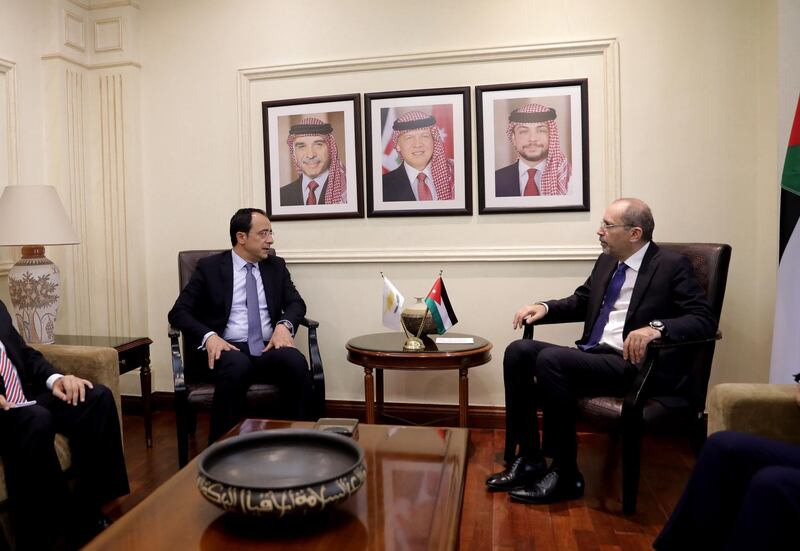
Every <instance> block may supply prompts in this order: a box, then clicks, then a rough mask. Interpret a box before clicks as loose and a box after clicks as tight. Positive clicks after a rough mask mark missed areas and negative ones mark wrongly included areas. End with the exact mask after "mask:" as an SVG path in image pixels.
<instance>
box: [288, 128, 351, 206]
mask: <svg viewBox="0 0 800 551" xmlns="http://www.w3.org/2000/svg"><path fill="white" fill-rule="evenodd" d="M298 136H322V138H323V139H324V140H325V145H326V146H327V147H328V156H329V157H330V160H331V162H330V165H329V166H328V171H329V172H328V187H326V188H325V204H328V205H331V204H334V203H346V202H347V176H346V174H345V170H344V166H343V165H342V162H341V161H340V160H339V150H338V149H337V148H336V138H334V137H333V127H332V126H331V125H330V124H328V123H326V122H322V121H321V120H320V119H317V118H314V117H309V118H305V119H303V120H301V121H300V122H299V123H297V124H293V125H292V127H291V128H290V129H289V137H288V139H287V140H286V143H287V144H288V145H289V156H290V157H291V158H292V162H293V163H294V168H295V169H296V170H297V172H298V174H302V173H303V168H302V167H301V166H300V163H299V162H298V160H297V158H296V157H295V156H294V139H295V138H297V137H298Z"/></svg>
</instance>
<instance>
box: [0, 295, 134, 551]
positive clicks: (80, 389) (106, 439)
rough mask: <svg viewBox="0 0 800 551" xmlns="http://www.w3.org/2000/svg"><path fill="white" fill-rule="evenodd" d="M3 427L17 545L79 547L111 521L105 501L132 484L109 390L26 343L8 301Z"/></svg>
mask: <svg viewBox="0 0 800 551" xmlns="http://www.w3.org/2000/svg"><path fill="white" fill-rule="evenodd" d="M56 433H60V434H63V435H64V436H66V437H67V438H69V445H70V450H71V457H72V468H71V471H72V472H74V474H75V477H76V484H75V491H74V492H71V491H70V489H69V487H68V484H67V479H66V476H65V474H64V473H63V472H62V470H61V465H60V464H59V462H58V457H57V455H56V450H55V446H54V444H53V442H54V439H55V435H56ZM0 435H2V437H0V456H2V458H3V465H4V468H5V480H6V488H7V489H8V496H9V511H10V513H11V518H12V523H13V525H14V526H15V535H16V538H17V546H18V548H19V549H31V550H36V551H40V550H43V549H50V548H52V547H53V546H54V545H56V544H57V543H59V544H60V545H65V546H66V547H75V548H77V547H81V546H82V545H83V544H85V543H86V542H87V541H88V540H89V539H91V538H92V537H93V536H94V535H96V534H97V533H98V532H99V531H100V530H102V529H103V528H104V527H105V526H107V525H108V519H106V518H105V517H104V516H103V515H102V513H101V511H100V506H101V505H103V504H104V503H106V502H108V501H110V500H112V499H114V498H117V497H119V496H122V495H125V494H127V493H128V492H129V491H130V490H129V487H128V474H127V472H126V470H125V457H124V455H123V451H122V436H121V433H120V426H119V416H118V414H117V406H116V404H115V403H114V396H113V394H112V393H111V391H110V390H109V389H108V388H107V387H105V386H103V385H99V384H98V385H93V384H92V383H91V382H90V381H87V380H86V379H81V378H79V377H75V376H73V375H62V374H61V373H59V372H57V371H56V369H55V368H54V367H53V366H52V365H51V364H50V362H48V361H47V360H46V359H45V358H44V356H42V354H41V353H39V352H38V351H37V350H35V349H33V348H31V347H30V346H28V345H27V344H25V341H24V340H23V339H22V337H21V336H20V334H19V333H18V332H17V330H16V329H15V328H14V326H13V325H12V323H11V316H9V314H8V310H7V309H6V306H5V304H3V303H2V302H0ZM59 537H64V538H65V539H64V540H63V541H61V542H58V538H59Z"/></svg>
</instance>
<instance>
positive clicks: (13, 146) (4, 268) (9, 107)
mask: <svg viewBox="0 0 800 551" xmlns="http://www.w3.org/2000/svg"><path fill="white" fill-rule="evenodd" d="M0 80H2V81H3V82H4V86H3V88H4V89H5V94H4V96H5V97H0V109H2V110H3V113H4V117H5V121H6V124H5V127H4V128H0V147H2V146H3V144H5V150H6V160H7V162H8V174H7V177H8V181H7V183H8V185H9V186H14V185H17V184H19V155H18V151H19V144H18V136H17V65H16V63H14V62H13V61H9V60H6V59H2V58H0ZM12 254H13V253H12V249H11V248H10V247H3V248H2V250H0V277H6V276H8V270H9V269H10V268H11V267H12V266H13V265H14V260H13V259H12Z"/></svg>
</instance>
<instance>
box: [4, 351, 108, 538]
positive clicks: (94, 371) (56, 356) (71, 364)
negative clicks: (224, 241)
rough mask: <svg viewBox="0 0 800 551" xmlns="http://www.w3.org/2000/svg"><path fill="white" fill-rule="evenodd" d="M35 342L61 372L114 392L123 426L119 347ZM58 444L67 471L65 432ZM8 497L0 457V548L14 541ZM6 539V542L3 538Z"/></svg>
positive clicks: (59, 455) (67, 459)
mask: <svg viewBox="0 0 800 551" xmlns="http://www.w3.org/2000/svg"><path fill="white" fill-rule="evenodd" d="M32 346H33V347H34V348H36V349H37V350H39V351H40V352H41V353H42V354H44V356H45V357H46V358H47V359H48V360H49V361H50V363H52V364H53V366H55V368H56V369H57V370H58V371H59V372H61V373H64V374H65V375H67V374H70V375H75V376H76V377H82V378H84V379H88V380H89V381H91V382H92V383H95V384H103V385H105V386H107V387H108V388H109V389H110V390H111V392H112V393H113V394H114V401H115V402H116V404H117V413H118V415H119V420H120V426H121V425H122V410H121V408H120V393H119V358H118V355H117V351H116V350H114V349H113V348H99V347H91V346H66V345H60V344H34V345H32ZM55 446H56V452H57V454H58V459H59V461H60V462H61V466H62V468H63V469H64V470H65V471H66V470H67V469H69V467H70V463H71V461H70V452H69V443H68V441H67V439H66V438H65V437H64V436H63V435H60V434H57V435H56V439H55ZM7 499H8V494H7V492H6V481H5V471H4V468H3V460H2V458H0V549H2V548H3V544H4V543H5V544H6V545H9V546H10V542H12V541H13V535H12V533H11V529H10V523H9V518H8V511H7V507H6V505H7V504H6V501H7ZM4 539H5V542H4V541H3V540H4Z"/></svg>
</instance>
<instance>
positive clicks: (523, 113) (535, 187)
mask: <svg viewBox="0 0 800 551" xmlns="http://www.w3.org/2000/svg"><path fill="white" fill-rule="evenodd" d="M506 137H507V138H508V141H509V143H510V144H511V147H513V148H514V152H515V153H516V155H517V160H516V161H515V162H514V163H512V164H510V165H508V166H506V167H503V168H500V169H498V170H496V171H495V175H494V185H495V197H523V196H525V197H529V196H535V195H566V194H567V191H568V189H569V179H570V176H571V175H572V167H571V166H570V164H569V162H568V161H567V158H566V157H565V156H564V153H563V151H561V141H560V140H559V136H558V125H556V110H555V109H552V108H550V107H545V106H544V105H539V104H538V103H529V104H528V105H526V106H524V107H520V108H519V109H515V110H514V111H512V112H511V114H510V115H509V116H508V125H507V126H506Z"/></svg>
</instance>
